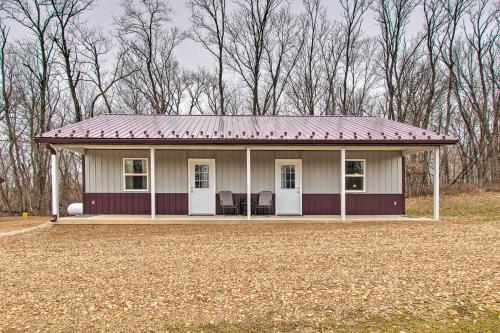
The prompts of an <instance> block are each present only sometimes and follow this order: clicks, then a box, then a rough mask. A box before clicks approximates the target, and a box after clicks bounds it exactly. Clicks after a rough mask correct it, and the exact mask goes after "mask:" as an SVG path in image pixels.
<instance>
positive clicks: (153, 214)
mask: <svg viewBox="0 0 500 333" xmlns="http://www.w3.org/2000/svg"><path fill="white" fill-rule="evenodd" d="M155 164H156V162H155V149H154V148H151V180H150V182H151V219H153V220H154V219H155V218H156V187H155V185H156V174H155Z"/></svg>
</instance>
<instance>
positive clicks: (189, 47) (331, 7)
mask: <svg viewBox="0 0 500 333" xmlns="http://www.w3.org/2000/svg"><path fill="white" fill-rule="evenodd" d="M121 2H122V0H96V2H95V5H94V8H93V9H92V10H91V11H89V12H88V13H87V15H86V20H87V22H88V23H89V24H90V25H94V26H99V27H101V28H102V29H103V30H104V31H109V32H111V31H112V30H113V29H114V27H113V17H117V16H119V15H120V14H121V12H122V10H121V6H120V3H121ZM291 2H292V3H291V5H292V10H293V11H295V12H297V13H298V12H300V11H302V9H303V5H302V0H291ZM322 2H323V6H324V7H325V10H326V14H327V16H328V17H329V18H331V20H332V21H333V20H334V19H338V18H340V17H341V7H340V5H339V2H338V1H337V0H323V1H322ZM168 3H169V5H170V7H172V8H173V10H174V15H173V17H172V24H174V25H176V26H177V27H178V28H180V29H188V28H189V25H190V22H189V17H190V11H189V8H187V7H186V1H185V0H170V1H168ZM421 23H422V21H421V18H420V14H419V13H418V12H416V13H415V14H414V15H413V17H412V19H411V21H410V25H409V29H408V30H409V33H410V34H412V32H415V31H417V30H419V28H420V25H421ZM9 25H10V28H11V31H10V36H11V37H12V38H19V37H21V36H22V35H23V30H22V29H21V27H20V26H19V25H18V24H14V23H12V22H9ZM363 32H364V34H365V35H372V36H373V35H375V34H377V32H378V28H377V26H376V24H375V21H374V17H373V13H372V12H371V11H368V12H367V13H366V14H365V16H364V22H363ZM176 55H177V58H178V60H179V62H180V63H181V65H183V66H185V67H188V68H195V67H197V66H207V67H208V66H212V65H213V64H214V60H213V59H212V58H211V57H210V56H209V55H208V53H207V52H206V51H204V50H203V49H202V48H201V47H200V46H199V45H197V44H196V43H194V42H193V41H191V40H185V41H184V42H183V43H182V44H181V45H180V46H179V47H178V49H177V50H176Z"/></svg>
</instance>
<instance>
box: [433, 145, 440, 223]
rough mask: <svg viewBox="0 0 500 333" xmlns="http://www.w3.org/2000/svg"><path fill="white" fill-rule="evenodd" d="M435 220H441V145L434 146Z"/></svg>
mask: <svg viewBox="0 0 500 333" xmlns="http://www.w3.org/2000/svg"><path fill="white" fill-rule="evenodd" d="M433 155H434V209H433V213H434V220H436V221H438V220H439V146H438V147H436V148H434V151H433Z"/></svg>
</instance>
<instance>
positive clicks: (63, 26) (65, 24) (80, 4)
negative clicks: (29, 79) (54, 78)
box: [50, 0, 94, 121]
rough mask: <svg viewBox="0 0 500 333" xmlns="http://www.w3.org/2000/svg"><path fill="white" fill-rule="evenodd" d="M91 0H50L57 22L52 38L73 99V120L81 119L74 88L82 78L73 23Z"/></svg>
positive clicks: (88, 7)
mask: <svg viewBox="0 0 500 333" xmlns="http://www.w3.org/2000/svg"><path fill="white" fill-rule="evenodd" d="M93 2H94V0H50V4H51V5H52V10H53V13H54V17H55V20H56V22H57V30H56V32H55V36H54V37H53V38H54V41H55V42H56V45H57V48H58V49H59V52H60V54H61V56H62V58H63V64H62V66H63V68H64V71H65V73H66V79H67V82H68V88H69V92H70V94H71V99H72V101H73V108H74V112H75V121H80V120H82V119H83V113H82V110H81V107H80V102H79V100H78V97H77V95H76V94H77V93H76V88H77V85H78V83H79V82H80V80H81V79H82V72H81V71H80V70H79V68H78V65H79V64H80V61H79V59H78V55H79V53H80V52H79V50H78V45H77V39H76V38H75V36H74V32H75V24H78V22H75V21H76V20H77V19H78V18H79V17H80V15H81V14H82V13H84V12H85V11H86V10H88V9H90V8H91V6H92V4H93Z"/></svg>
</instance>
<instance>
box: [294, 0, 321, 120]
mask: <svg viewBox="0 0 500 333" xmlns="http://www.w3.org/2000/svg"><path fill="white" fill-rule="evenodd" d="M303 4H304V8H305V13H304V14H303V16H302V20H303V28H302V31H303V34H304V46H303V52H301V54H300V57H299V59H298V62H297V66H296V68H295V70H294V73H293V75H292V78H291V80H290V86H289V97H290V99H291V101H292V103H293V104H294V107H295V109H296V110H297V111H298V112H299V113H301V114H307V115H311V116H312V115H315V114H316V113H321V112H322V107H321V106H320V103H321V101H322V99H323V96H324V95H325V85H324V84H323V78H324V77H323V72H324V67H323V66H324V62H323V61H324V58H323V57H322V53H321V50H322V46H323V45H324V44H325V39H326V38H327V36H328V32H329V31H330V24H329V23H328V21H327V19H326V16H325V14H324V8H323V6H321V2H320V0H303Z"/></svg>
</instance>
